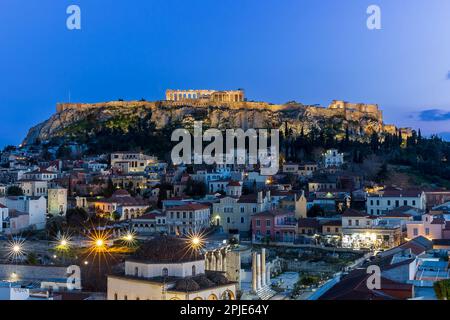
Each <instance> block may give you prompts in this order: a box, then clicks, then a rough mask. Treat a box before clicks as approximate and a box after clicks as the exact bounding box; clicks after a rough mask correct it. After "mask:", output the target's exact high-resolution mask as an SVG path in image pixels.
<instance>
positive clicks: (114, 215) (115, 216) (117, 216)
mask: <svg viewBox="0 0 450 320" xmlns="http://www.w3.org/2000/svg"><path fill="white" fill-rule="evenodd" d="M121 217H122V215H121V214H120V213H119V212H117V211H114V212H113V213H111V220H114V221H119V220H120V218H121Z"/></svg>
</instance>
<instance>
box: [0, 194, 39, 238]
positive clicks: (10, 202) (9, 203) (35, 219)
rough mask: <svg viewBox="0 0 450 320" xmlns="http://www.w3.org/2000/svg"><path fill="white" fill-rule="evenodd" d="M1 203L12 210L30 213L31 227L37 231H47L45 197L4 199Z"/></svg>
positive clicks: (1, 199) (0, 199) (0, 200)
mask: <svg viewBox="0 0 450 320" xmlns="http://www.w3.org/2000/svg"><path fill="white" fill-rule="evenodd" d="M0 203H1V204H3V205H4V206H6V207H8V208H9V209H10V210H16V211H18V212H22V213H28V214H29V224H30V225H29V226H30V227H32V228H34V229H37V230H42V229H45V221H46V216H47V199H45V198H44V197H27V196H20V197H4V198H0Z"/></svg>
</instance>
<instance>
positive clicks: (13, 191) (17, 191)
mask: <svg viewBox="0 0 450 320" xmlns="http://www.w3.org/2000/svg"><path fill="white" fill-rule="evenodd" d="M6 194H7V195H8V196H13V197H14V196H23V190H22V189H21V188H20V187H17V186H11V187H9V188H8V189H7V190H6Z"/></svg>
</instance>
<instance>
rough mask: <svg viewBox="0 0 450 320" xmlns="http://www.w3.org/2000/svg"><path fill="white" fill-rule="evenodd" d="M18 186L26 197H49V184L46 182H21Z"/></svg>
mask: <svg viewBox="0 0 450 320" xmlns="http://www.w3.org/2000/svg"><path fill="white" fill-rule="evenodd" d="M18 186H19V188H21V189H22V191H23V194H24V195H25V196H29V197H41V196H44V197H45V196H47V188H48V182H47V181H46V180H20V181H18Z"/></svg>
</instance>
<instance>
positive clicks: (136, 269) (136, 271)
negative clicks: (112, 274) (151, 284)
mask: <svg viewBox="0 0 450 320" xmlns="http://www.w3.org/2000/svg"><path fill="white" fill-rule="evenodd" d="M134 276H135V277H139V268H138V267H135V268H134Z"/></svg>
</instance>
